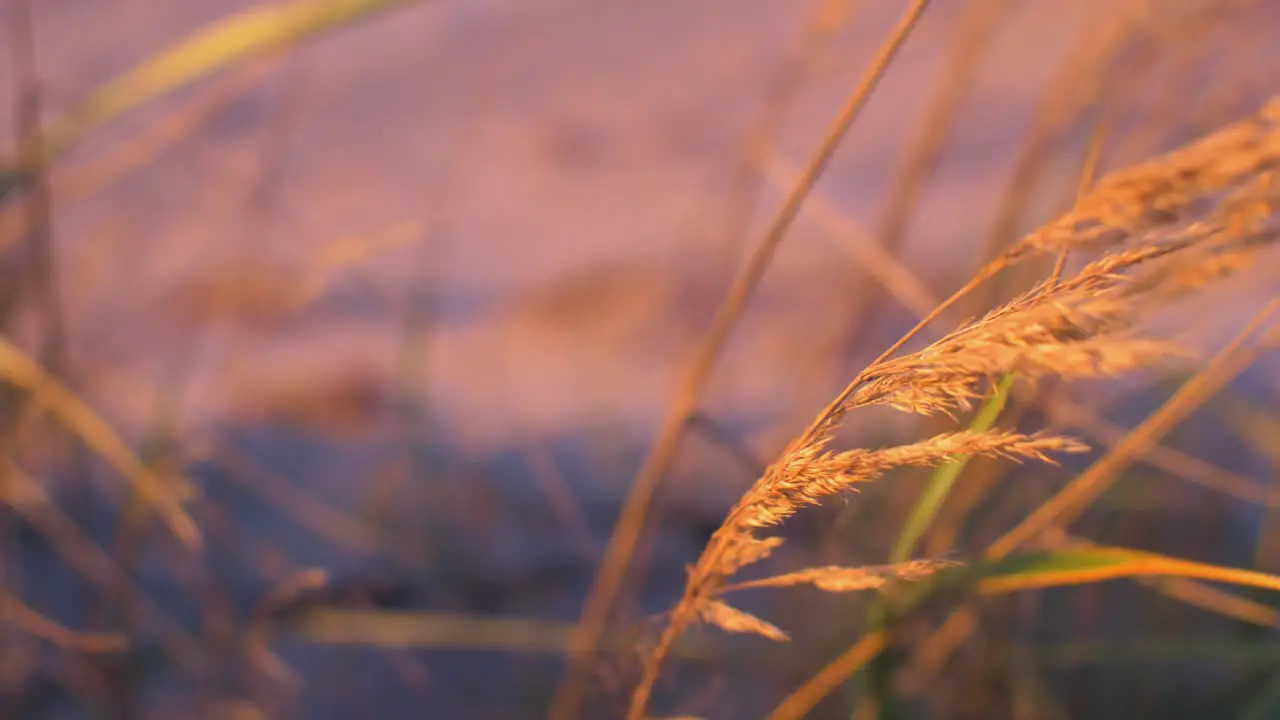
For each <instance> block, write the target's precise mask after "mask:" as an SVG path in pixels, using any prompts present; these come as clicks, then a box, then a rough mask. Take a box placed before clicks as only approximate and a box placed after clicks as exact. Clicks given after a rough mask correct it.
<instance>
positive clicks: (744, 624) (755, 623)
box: [698, 599, 788, 641]
mask: <svg viewBox="0 0 1280 720" xmlns="http://www.w3.org/2000/svg"><path fill="white" fill-rule="evenodd" d="M698 617H699V619H701V620H702V621H703V622H705V623H707V624H708V625H715V626H716V627H718V628H720V629H721V630H724V631H725V632H731V633H747V634H753V635H761V636H764V637H766V638H768V639H770V640H778V641H783V640H787V639H788V637H787V634H786V633H785V632H783V631H782V629H781V628H779V627H778V626H777V625H774V624H772V623H769V622H767V621H765V620H761V619H760V618H758V617H756V616H755V615H752V614H751V613H748V612H743V611H742V610H739V609H738V608H735V607H733V606H731V605H727V604H725V603H723V602H720V601H719V600H710V599H708V600H703V601H702V602H700V603H698Z"/></svg>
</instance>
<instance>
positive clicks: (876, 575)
mask: <svg viewBox="0 0 1280 720" xmlns="http://www.w3.org/2000/svg"><path fill="white" fill-rule="evenodd" d="M959 564H960V563H957V562H954V561H949V560H912V561H910V562H904V563H898V564H896V565H881V566H877V567H841V566H839V565H827V566H825V567H814V568H805V569H804V570H796V571H795V572H789V573H785V574H782V575H775V576H773V577H768V578H763V579H761V580H751V581H748V582H743V583H737V584H735V585H730V586H726V587H724V588H722V589H721V592H733V591H736V590H746V589H747V588H762V587H791V586H794V585H812V586H814V587H815V588H817V589H819V590H822V591H824V592H858V591H861V590H878V589H880V588H882V587H885V586H886V585H888V584H889V583H890V582H892V581H894V580H904V581H908V582H910V581H914V580H923V579H924V578H926V577H929V576H930V575H932V574H934V573H935V572H937V571H938V570H941V569H943V568H948V567H955V566H957V565H959Z"/></svg>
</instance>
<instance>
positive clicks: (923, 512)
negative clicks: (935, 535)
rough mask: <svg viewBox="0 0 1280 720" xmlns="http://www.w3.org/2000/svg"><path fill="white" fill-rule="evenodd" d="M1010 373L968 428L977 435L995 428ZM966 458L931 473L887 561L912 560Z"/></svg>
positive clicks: (1012, 377) (1010, 381) (1012, 378)
mask: <svg viewBox="0 0 1280 720" xmlns="http://www.w3.org/2000/svg"><path fill="white" fill-rule="evenodd" d="M1016 379H1017V378H1016V376H1015V375H1013V374H1009V375H1005V376H1004V377H1003V378H1001V379H1000V382H999V383H997V385H996V389H995V392H994V393H993V394H992V395H991V397H990V398H988V399H987V402H986V404H984V405H983V406H982V409H981V410H979V411H978V414H977V415H975V416H974V418H973V421H972V422H971V423H970V424H969V429H970V430H974V431H977V432H983V431H986V430H990V429H991V426H993V425H995V422H996V419H997V418H998V417H1000V413H1001V412H1002V411H1003V410H1004V406H1005V403H1007V402H1008V400H1009V389H1010V388H1012V387H1013V383H1014V381H1015V380H1016ZM969 460H970V457H969V456H967V455H966V456H964V457H960V458H956V460H955V461H953V462H950V463H947V464H946V465H943V466H942V467H939V468H938V469H937V470H935V471H934V473H933V477H932V478H931V479H930V480H929V485H928V486H927V487H925V489H924V492H923V493H921V494H920V498H919V499H918V500H917V501H916V504H915V506H914V507H912V508H911V514H910V515H909V516H907V521H906V523H904V524H903V527H902V533H901V534H899V535H898V541H897V542H896V543H895V544H894V546H893V552H891V553H890V554H889V562H891V563H899V562H905V561H907V560H909V559H910V558H911V553H913V552H914V551H915V548H916V544H917V543H919V542H920V538H921V537H923V536H924V533H925V531H926V530H928V529H929V526H930V525H932V524H933V521H934V519H935V518H936V517H937V516H938V513H939V512H940V511H941V510H942V503H943V502H945V501H946V499H947V496H948V495H949V494H951V488H952V487H954V486H955V484H956V480H958V479H959V478H960V474H961V473H963V472H964V469H965V468H966V467H967V466H968V465H969Z"/></svg>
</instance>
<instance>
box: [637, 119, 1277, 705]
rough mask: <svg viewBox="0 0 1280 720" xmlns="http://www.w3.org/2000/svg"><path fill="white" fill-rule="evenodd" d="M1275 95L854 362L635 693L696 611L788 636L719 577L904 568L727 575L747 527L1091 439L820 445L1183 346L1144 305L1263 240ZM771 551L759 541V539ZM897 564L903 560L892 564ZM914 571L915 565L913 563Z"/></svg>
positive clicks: (1048, 456) (756, 549)
mask: <svg viewBox="0 0 1280 720" xmlns="http://www.w3.org/2000/svg"><path fill="white" fill-rule="evenodd" d="M1277 165H1280V98H1277V99H1275V100H1273V101H1272V102H1271V103H1270V104H1268V105H1267V106H1266V107H1265V108H1264V109H1263V110H1262V111H1260V112H1259V113H1257V114H1256V115H1255V116H1253V117H1251V118H1248V119H1246V120H1244V121H1241V122H1238V123H1235V124H1233V125H1229V126H1227V127H1225V128H1223V129H1221V130H1219V131H1217V132H1215V133H1212V134H1210V135H1208V136H1206V137H1204V138H1202V139H1201V140H1198V141H1196V142H1193V143H1191V144H1189V145H1186V146H1184V147H1182V148H1181V149H1178V150H1175V151H1173V152H1170V153H1167V154H1165V155H1164V156H1162V157H1159V158H1156V159H1154V160H1152V161H1150V162H1147V163H1143V164H1139V165H1136V166H1133V167H1130V168H1129V169H1127V170H1123V171H1120V172H1117V173H1112V174H1111V175H1110V176H1108V177H1106V178H1104V179H1103V180H1102V181H1100V182H1099V183H1098V184H1097V185H1096V186H1095V187H1094V189H1093V190H1092V191H1091V192H1089V193H1087V194H1084V195H1083V196H1082V197H1081V198H1080V199H1079V201H1078V202H1077V204H1076V206H1075V208H1074V209H1073V210H1071V211H1070V212H1068V213H1066V214H1064V215H1062V216H1061V217H1059V218H1058V219H1057V220H1055V221H1053V222H1051V223H1049V224H1048V225H1046V226H1044V227H1042V228H1040V229H1039V230H1036V231H1034V232H1032V233H1030V234H1028V235H1027V236H1025V237H1023V238H1022V239H1021V240H1019V241H1017V242H1016V243H1014V244H1013V245H1012V246H1011V247H1010V248H1009V249H1008V250H1007V251H1006V252H1004V253H1002V254H1001V255H999V256H997V257H996V259H995V260H993V261H992V262H991V263H990V264H988V265H987V266H986V267H984V268H982V269H980V270H979V271H978V273H977V274H976V275H975V278H974V279H973V280H971V281H970V282H969V283H967V284H966V285H965V286H964V288H962V289H961V290H960V291H959V292H957V293H956V294H955V295H953V296H952V298H951V299H949V300H948V301H946V302H944V303H943V304H942V305H941V306H940V307H939V309H938V310H935V311H934V312H933V313H930V314H929V316H927V317H926V318H925V320H923V321H922V322H921V324H920V325H918V326H917V327H916V328H915V329H913V330H912V331H911V332H910V333H908V334H907V335H906V336H905V337H904V338H903V339H902V340H900V341H898V342H897V343H895V344H894V345H893V347H891V348H890V350H888V351H886V353H885V354H884V355H883V356H881V357H880V358H879V359H877V360H876V361H875V362H873V363H872V364H871V365H870V366H868V367H867V368H866V369H864V370H863V371H862V372H861V373H859V374H858V375H857V376H856V377H855V378H854V379H853V381H852V382H851V383H850V384H849V386H848V387H847V388H846V389H845V390H844V391H843V392H842V393H841V394H840V395H839V396H838V397H837V398H836V399H835V401H833V402H832V403H831V404H830V405H829V406H828V407H827V408H826V409H825V410H824V411H823V412H822V413H820V414H819V415H818V417H817V418H816V419H815V420H814V421H813V422H812V423H811V424H810V426H809V427H808V428H807V429H806V430H805V431H804V432H803V433H801V434H800V435H799V436H798V437H797V439H796V440H794V441H793V442H792V443H791V444H790V445H789V446H788V447H787V449H786V450H785V451H784V452H783V453H782V454H781V456H780V458H779V459H778V460H777V461H776V462H775V463H774V464H773V465H771V466H770V467H769V468H768V469H767V470H766V471H765V472H764V474H763V475H762V477H760V478H759V479H758V480H757V481H756V483H755V484H754V485H753V486H752V487H751V488H750V489H749V490H748V491H747V492H746V493H745V494H744V495H743V497H742V499H741V500H740V501H739V502H738V504H737V505H735V507H734V508H733V509H732V510H731V511H730V512H729V514H728V516H727V518H726V519H725V521H724V523H723V524H722V525H721V527H720V529H719V530H718V531H717V532H716V533H715V534H714V535H713V537H712V539H711V541H710V542H709V543H708V544H707V546H706V548H704V550H703V553H702V556H701V557H700V558H699V560H698V562H697V563H696V564H695V565H694V566H693V568H692V570H691V571H690V573H689V580H688V584H687V585H686V588H685V593H684V596H683V597H682V598H681V600H680V601H679V602H678V603H677V604H676V606H675V608H674V609H673V611H672V612H671V614H670V620H669V623H668V625H667V627H666V629H665V630H664V632H663V634H662V636H661V637H660V638H659V639H658V642H657V643H656V645H655V646H654V650H653V653H652V655H651V656H650V658H649V661H648V662H647V664H646V665H645V667H644V671H643V674H642V676H641V680H640V683H639V685H638V686H637V688H636V690H635V692H634V694H633V695H632V701H631V707H630V713H629V717H630V718H640V717H643V716H644V713H645V710H646V708H647V706H648V701H649V695H650V693H651V691H652V687H653V684H654V682H655V681H656V678H657V674H658V672H659V668H660V666H661V663H662V661H663V659H664V657H665V656H666V654H667V653H669V652H670V650H671V648H672V647H673V645H674V643H675V640H676V639H677V638H678V637H679V636H680V635H681V634H682V633H683V632H684V630H685V629H686V628H687V627H688V626H689V625H691V624H693V623H695V622H698V621H702V622H710V623H711V624H714V625H717V626H719V627H722V628H725V629H729V630H732V631H734V632H755V633H757V634H761V635H765V636H766V637H774V638H775V639H776V638H777V637H785V635H781V631H778V630H777V629H776V628H773V626H771V625H768V623H766V622H765V621H763V620H761V619H759V618H755V617H753V616H749V615H745V614H743V613H741V611H737V610H733V609H732V608H729V607H728V606H723V605H721V604H718V603H716V602H715V601H714V600H713V598H714V597H715V596H717V595H719V594H720V593H722V592H725V591H726V590H728V589H743V588H746V587H786V586H791V585H802V584H808V585H814V586H817V587H819V588H820V589H823V590H828V591H833V592H835V591H842V590H855V589H868V588H873V587H880V586H882V585H884V584H886V583H888V582H890V581H891V580H894V579H907V577H906V576H905V575H904V573H906V572H909V571H910V570H911V569H914V570H920V569H921V568H926V569H927V570H928V571H932V570H933V569H936V567H938V566H937V565H932V566H931V565H912V564H910V563H908V564H907V565H906V566H905V567H906V568H908V569H909V570H907V571H903V570H899V571H898V572H895V571H893V570H889V571H886V570H883V569H879V570H877V569H875V568H850V567H840V566H831V567H823V568H810V569H808V570H800V571H796V572H792V573H786V574H783V575H778V576H775V577H772V578H768V579H766V580H757V581H751V582H749V583H739V584H737V585H726V580H727V579H728V578H729V576H730V575H732V574H733V573H735V572H737V571H738V570H740V569H742V568H743V567H746V566H747V565H749V564H751V562H753V561H755V560H758V559H760V558H762V557H764V555H766V554H767V550H771V549H772V547H773V546H768V545H761V543H766V542H767V541H764V540H759V539H757V537H756V534H757V532H758V531H759V530H760V529H762V528H767V527H775V526H778V525H780V524H782V523H783V522H784V521H785V520H786V519H787V518H789V517H791V516H793V515H794V514H795V513H796V512H797V511H798V510H799V509H801V508H803V507H806V506H813V505H819V504H821V503H822V502H823V501H825V500H826V499H827V498H829V497H831V496H833V495H836V494H838V493H841V492H844V491H846V490H849V489H851V488H854V487H855V486H857V485H859V484H861V483H865V482H871V481H874V480H876V479H878V478H880V477H882V476H884V475H885V474H886V473H887V472H889V471H891V470H893V469H895V468H899V467H936V466H939V465H942V464H945V463H947V462H950V461H952V460H954V459H957V458H962V457H968V456H987V457H993V458H1003V459H1010V460H1014V461H1023V460H1028V459H1033V460H1039V461H1048V462H1052V455H1053V454H1056V453H1074V452H1081V451H1083V450H1085V449H1086V447H1085V445H1084V444H1083V443H1080V442H1079V441H1076V440H1073V439H1070V438H1065V437H1059V436H1055V435H1044V434H1030V435H1027V434H1021V433H1016V432H1005V431H970V430H964V431H959V432H954V433H944V434H941V435H937V436H935V437H932V438H929V439H927V440H924V441H921V442H917V443H911V444H906V445H901V446H897V447H889V448H882V449H851V450H846V451H842V452H834V451H831V450H829V449H828V447H829V445H830V443H831V442H832V440H833V438H834V436H835V432H836V430H837V429H838V428H839V426H840V425H841V423H842V422H843V420H844V418H845V417H846V416H847V415H848V413H849V412H851V411H852V410H854V409H856V408H859V407H865V406H871V405H880V406H888V407H892V408H894V409H897V410H900V411H904V412H910V413H916V414H923V415H934V414H947V415H952V414H954V413H955V412H956V411H958V410H968V409H970V408H971V407H972V406H973V403H974V401H975V400H977V399H978V398H980V397H981V396H983V395H984V394H985V391H986V388H987V387H988V386H990V385H991V384H993V383H994V382H995V381H996V379H997V378H1001V377H1009V376H1011V375H1016V376H1017V377H1019V378H1023V379H1027V380H1029V381H1031V382H1036V381H1037V380H1040V379H1043V378H1049V377H1057V378H1064V379H1083V378H1099V377H1106V376H1113V375H1119V374H1122V373H1126V372H1131V371H1134V370H1138V369H1143V368H1149V367H1152V366H1154V365H1158V364H1160V363H1162V362H1164V361H1166V360H1168V359H1171V358H1173V357H1178V356H1183V355H1185V354H1186V351H1185V350H1184V349H1183V348H1182V347H1180V346H1179V345H1178V344H1176V343H1174V342H1172V341H1170V340H1167V339H1163V338H1155V337H1150V336H1148V335H1145V334H1144V333H1143V329H1144V326H1145V323H1146V321H1147V319H1148V315H1149V314H1151V313H1153V312H1154V311H1155V310H1157V309H1159V308H1161V307H1162V306H1164V305H1165V304H1166V303H1167V302H1168V301H1169V300H1171V299H1174V298H1176V297H1179V296H1181V295H1184V294H1186V293H1188V292H1190V291H1192V290H1195V289H1197V288H1199V287H1201V286H1202V285H1204V284H1206V283H1208V282H1211V281H1214V280H1218V279H1220V278H1222V277H1224V276H1226V275H1229V274H1230V273H1231V272H1232V271H1234V270H1236V269H1239V268H1242V267H1245V266H1246V265H1247V264H1248V262H1249V259H1250V258H1251V257H1252V256H1253V255H1254V254H1255V253H1256V251H1257V249H1258V248H1261V247H1263V246H1265V245H1267V244H1269V243H1271V242H1272V241H1273V238H1274V232H1275V231H1274V230H1273V229H1271V228H1269V227H1268V226H1267V223H1268V222H1269V221H1270V218H1271V216H1272V215H1273V214H1274V211H1275V208H1276V207H1277V205H1278V200H1280V198H1277V194H1276V192H1275V188H1276V186H1277V183H1276V182H1275V181H1274V179H1273V177H1272V175H1273V169H1274V168H1276V167H1277ZM1082 250H1094V251H1101V252H1102V254H1101V256H1100V257H1095V258H1094V259H1092V260H1091V261H1090V262H1088V263H1087V264H1085V265H1084V267H1083V268H1082V269H1081V270H1080V271H1079V272H1077V273H1076V274H1075V275H1073V276H1070V277H1065V278H1064V277H1061V275H1060V274H1059V272H1057V271H1055V273H1054V275H1053V276H1052V277H1051V278H1050V279H1048V280H1046V281H1045V282H1042V283H1041V284H1040V285H1038V286H1037V287H1034V288H1032V289H1031V290H1030V291H1029V292H1026V293H1024V294H1022V295H1020V296H1017V297H1015V298H1013V299H1011V300H1009V301H1008V302H1006V303H1004V304H1003V305H1000V306H999V307H996V308H995V309H993V310H991V311H989V312H988V313H986V314H985V315H983V316H982V317H980V318H977V319H975V320H970V321H967V322H964V323H961V324H959V325H958V326H957V327H956V328H955V329H954V330H953V331H951V332H950V333H948V334H947V335H945V336H944V337H943V338H941V339H940V340H938V341H936V342H934V343H932V344H930V345H928V346H927V347H925V348H923V349H921V350H918V351H915V352H911V353H907V354H903V355H899V356H897V357H893V356H892V354H893V353H894V352H897V351H898V350H899V349H900V348H901V347H902V346H903V345H904V344H905V342H907V341H908V340H909V339H910V338H911V337H913V336H914V335H915V334H916V333H917V332H918V331H919V330H920V329H921V328H922V327H923V326H924V325H925V324H926V323H928V322H931V321H932V320H934V319H936V318H937V317H938V316H939V314H940V313H941V312H942V311H943V310H944V309H945V308H947V307H950V306H951V305H952V304H954V302H955V301H956V300H957V299H959V298H960V297H962V296H963V295H964V294H966V293H968V292H970V291H972V290H973V289H974V288H976V287H977V286H978V285H980V284H981V283H982V282H984V281H985V280H987V279H989V278H991V277H994V276H995V275H996V274H997V273H998V272H1000V271H1001V270H1002V269H1003V268H1006V267H1008V266H1010V265H1012V264H1014V263H1016V262H1020V261H1021V260H1023V259H1025V258H1027V257H1030V256H1032V255H1036V254H1040V253H1058V254H1059V255H1060V257H1061V254H1062V253H1065V252H1077V251H1082ZM765 548H767V550H766V549H765ZM890 567H891V568H893V567H898V568H902V567H904V566H890ZM921 571H922V572H923V570H921Z"/></svg>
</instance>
